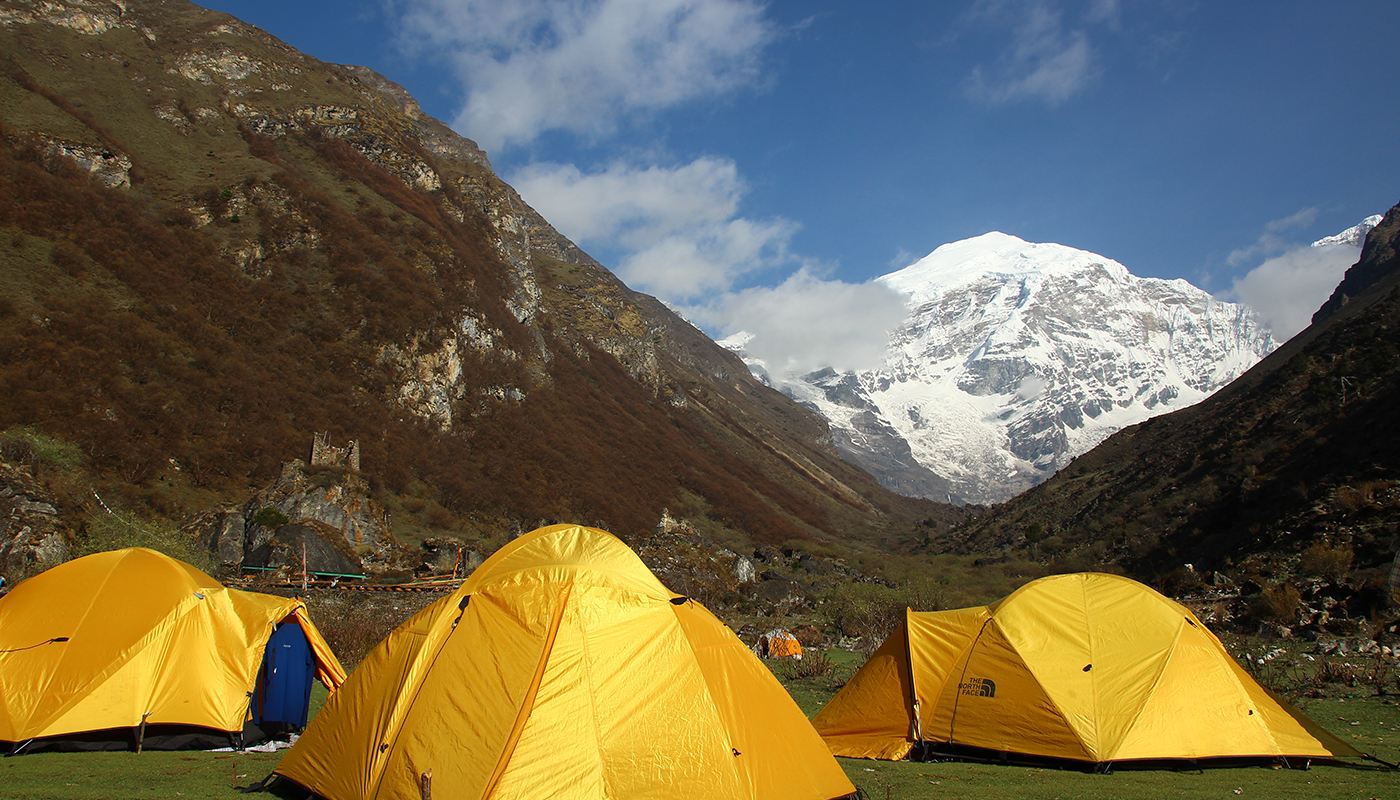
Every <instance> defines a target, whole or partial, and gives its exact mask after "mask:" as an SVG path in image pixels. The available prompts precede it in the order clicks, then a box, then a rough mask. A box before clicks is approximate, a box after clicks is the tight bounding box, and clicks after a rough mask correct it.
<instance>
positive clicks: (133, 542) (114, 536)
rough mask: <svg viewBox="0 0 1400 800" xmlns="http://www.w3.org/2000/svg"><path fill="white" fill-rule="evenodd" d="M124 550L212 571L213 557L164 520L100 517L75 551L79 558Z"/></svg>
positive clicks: (113, 514)
mask: <svg viewBox="0 0 1400 800" xmlns="http://www.w3.org/2000/svg"><path fill="white" fill-rule="evenodd" d="M125 547H145V548H149V549H151V550H155V551H157V552H160V553H164V554H166V555H167V556H170V557H171V558H173V559H176V560H177V561H183V562H185V563H186V564H189V565H191V566H193V567H195V568H197V569H201V570H203V571H205V572H212V571H213V570H214V568H215V565H214V559H213V556H212V554H211V553H209V551H207V550H204V549H203V548H201V547H199V545H197V544H196V543H195V541H194V536H193V535H192V534H191V533H187V532H185V531H181V530H180V529H179V528H177V527H175V526H174V525H172V524H170V523H169V522H165V521H163V520H144V519H138V518H137V517H134V516H132V515H130V514H125V513H118V512H111V513H101V514H98V515H97V516H95V517H93V518H92V519H91V520H90V521H89V522H88V524H87V535H86V536H85V537H84V538H83V541H82V543H81V544H80V545H79V547H78V555H80V556H85V555H91V554H93V553H103V552H106V551H108V550H120V549H122V548H125Z"/></svg>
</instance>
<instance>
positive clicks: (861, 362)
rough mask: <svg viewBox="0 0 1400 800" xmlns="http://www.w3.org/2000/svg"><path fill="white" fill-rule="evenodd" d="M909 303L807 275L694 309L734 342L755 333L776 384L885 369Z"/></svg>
mask: <svg viewBox="0 0 1400 800" xmlns="http://www.w3.org/2000/svg"><path fill="white" fill-rule="evenodd" d="M907 313H908V312H907V310H906V307H905V302H904V298H903V297H902V296H900V295H899V294H898V293H897V292H895V291H894V290H892V289H890V288H889V287H887V286H885V285H884V284H882V283H878V282H873V281H872V282H870V283H862V284H852V283H843V282H841V281H829V280H823V279H821V278H820V277H818V276H816V275H815V274H813V272H812V271H811V270H809V269H807V268H802V269H799V270H798V271H797V272H795V273H793V274H792V275H790V276H789V277H788V279H787V280H785V281H783V283H781V284H779V285H778V286H773V287H755V288H750V289H745V290H743V291H740V292H735V293H732V294H729V295H726V296H723V297H720V298H717V299H716V300H715V301H714V302H713V303H711V304H710V305H709V306H707V307H705V308H692V309H686V314H687V315H688V316H690V317H691V318H692V319H696V320H698V321H701V322H702V323H706V324H709V325H711V326H713V327H714V328H716V329H719V330H721V331H722V332H723V333H725V334H726V335H732V334H734V333H737V332H739V331H747V332H748V333H750V334H752V338H751V339H749V340H748V342H747V344H746V345H745V347H746V349H747V351H748V354H749V356H750V357H752V358H756V359H758V360H760V361H762V362H764V364H765V365H766V366H767V369H768V373H769V376H770V377H771V378H772V379H773V380H774V381H775V382H776V383H779V384H781V383H784V382H787V381H788V380H790V379H791V378H793V377H796V376H800V375H804V374H806V373H808V372H811V371H812V370H815V369H820V368H822V367H832V368H834V369H836V370H837V371H839V372H846V371H851V370H855V371H859V370H866V369H874V368H876V367H878V366H880V365H881V364H882V363H883V362H884V356H885V351H886V348H887V347H888V346H889V332H890V331H891V330H892V329H893V328H894V327H895V326H896V325H898V324H899V323H900V322H902V321H903V320H904V318H905V316H906V315H907Z"/></svg>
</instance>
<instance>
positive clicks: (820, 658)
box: [782, 650, 836, 680]
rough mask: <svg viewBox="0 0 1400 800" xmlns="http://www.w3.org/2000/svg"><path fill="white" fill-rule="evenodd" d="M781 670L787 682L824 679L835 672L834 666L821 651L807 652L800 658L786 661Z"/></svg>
mask: <svg viewBox="0 0 1400 800" xmlns="http://www.w3.org/2000/svg"><path fill="white" fill-rule="evenodd" d="M782 669H783V677H784V678H786V679H788V680H795V679H797V678H825V677H828V676H829V675H831V674H832V673H833V672H835V671H836V664H835V663H834V662H832V660H831V659H829V658H827V657H826V653H825V652H823V651H821V650H807V651H804V652H803V653H802V657H801V658H789V659H786V660H785V661H784V662H783V667H782Z"/></svg>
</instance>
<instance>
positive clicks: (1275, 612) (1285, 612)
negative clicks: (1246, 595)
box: [1249, 583, 1303, 625]
mask: <svg viewBox="0 0 1400 800" xmlns="http://www.w3.org/2000/svg"><path fill="white" fill-rule="evenodd" d="M1302 605H1303V597H1302V595H1301V594H1300V593H1299V592H1298V588H1297V587H1295V586H1294V585H1293V584H1291V583H1279V584H1274V585H1270V586H1265V587H1264V590H1263V591H1262V592H1260V593H1259V594H1257V595H1255V596H1254V597H1253V598H1252V599H1251V600H1250V603H1249V615H1250V616H1251V617H1254V618H1255V619H1257V620H1259V621H1261V622H1277V623H1280V624H1283V625H1292V624H1294V623H1296V622H1297V621H1298V610H1299V609H1300V608H1302Z"/></svg>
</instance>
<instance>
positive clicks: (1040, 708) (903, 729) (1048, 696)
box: [812, 573, 1360, 764]
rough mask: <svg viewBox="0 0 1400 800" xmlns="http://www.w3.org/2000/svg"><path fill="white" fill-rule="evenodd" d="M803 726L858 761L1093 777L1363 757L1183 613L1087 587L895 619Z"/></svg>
mask: <svg viewBox="0 0 1400 800" xmlns="http://www.w3.org/2000/svg"><path fill="white" fill-rule="evenodd" d="M812 723H813V725H815V726H816V728H817V730H818V732H819V733H821V735H822V737H823V738H824V739H826V742H827V745H828V746H830V748H831V751H832V752H833V753H835V754H836V755H840V756H852V757H858V758H883V759H899V758H903V757H904V756H905V755H907V754H908V753H909V751H910V750H911V749H912V748H913V747H914V746H915V745H916V744H921V743H923V744H927V745H928V746H930V747H932V748H934V749H935V750H937V751H944V752H963V753H976V752H978V751H979V750H981V751H998V752H1000V753H1003V754H1009V753H1014V754H1026V755H1032V756H1037V757H1043V758H1057V759H1070V760H1074V761H1080V762H1089V763H1094V764H1107V763H1110V762H1120V761H1130V760H1158V759H1206V758H1222V757H1234V758H1286V757H1303V758H1309V757H1327V756H1359V755H1360V753H1358V752H1357V751H1356V750H1355V749H1354V748H1352V747H1351V746H1350V745H1348V744H1346V743H1345V742H1343V741H1341V740H1340V739H1338V738H1337V737H1335V736H1333V735H1332V734H1330V733H1328V732H1327V731H1325V730H1323V729H1322V728H1321V727H1319V726H1318V725H1317V724H1316V723H1314V722H1312V721H1311V720H1309V719H1308V718H1306V717H1304V716H1303V715H1302V714H1301V713H1300V712H1299V711H1298V710H1297V709H1295V708H1293V707H1292V706H1290V705H1288V703H1286V702H1284V701H1283V700H1282V699H1280V698H1278V697H1276V696H1275V695H1273V694H1272V693H1271V692H1269V691H1268V690H1267V689H1265V688H1264V687H1262V686H1260V685H1259V684H1258V683H1257V682H1256V681H1255V680H1254V679H1253V678H1252V677H1251V676H1250V675H1249V674H1248V673H1247V672H1245V670H1244V669H1243V668H1242V667H1240V665H1239V664H1237V663H1236V662H1235V660H1234V659H1233V658H1231V657H1230V654H1229V653H1228V652H1226V650H1225V648H1224V647H1223V646H1222V645H1221V644H1220V640H1218V639H1217V638H1216V637H1215V636H1214V634H1212V633H1211V632H1210V631H1208V630H1207V629H1206V627H1205V625H1203V624H1202V623H1201V621H1200V620H1198V619H1197V618H1196V617H1195V615H1194V614H1192V613H1191V612H1190V611H1189V610H1187V609H1186V608H1185V607H1183V606H1181V605H1180V604H1178V603H1176V602H1174V601H1172V600H1169V599H1167V598H1166V597H1163V596H1162V595H1160V594H1158V593H1157V592H1155V591H1153V590H1152V589H1149V588H1148V587H1146V586H1144V585H1142V584H1140V583H1138V582H1136V581H1133V580H1130V579H1128V578H1124V577H1121V576H1117V575H1105V574H1098V573H1080V574H1074V575H1055V576H1051V577H1048V578H1041V579H1040V580H1036V581H1032V582H1031V583H1028V584H1026V585H1025V586H1023V587H1021V588H1020V589H1018V590H1017V591H1015V592H1013V593H1012V594H1011V595H1009V596H1007V597H1006V598H1003V599H1002V600H1000V601H998V602H996V603H993V604H992V605H989V606H985V607H981V608H965V609H959V610H954V611H935V612H928V613H917V612H910V611H906V613H905V622H904V625H903V626H901V627H900V628H899V629H898V630H897V631H895V632H894V633H893V634H891V635H890V637H889V638H888V639H886V640H885V643H884V644H883V645H881V647H880V649H879V650H877V651H876V652H875V653H874V654H873V655H872V656H871V657H870V659H869V660H868V661H867V662H866V664H865V666H863V667H861V669H860V671H859V672H857V673H856V674H855V676H854V677H852V679H851V680H850V682H848V683H847V684H846V686H845V688H843V689H842V690H841V691H840V692H839V693H838V694H837V695H836V696H835V697H834V698H832V700H831V702H830V703H828V704H827V706H826V707H825V708H823V709H822V710H821V712H820V713H818V714H817V716H816V717H815V718H814V719H813V720H812ZM966 748H973V749H972V750H967V749H966Z"/></svg>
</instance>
